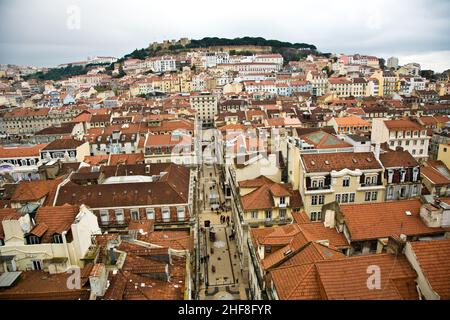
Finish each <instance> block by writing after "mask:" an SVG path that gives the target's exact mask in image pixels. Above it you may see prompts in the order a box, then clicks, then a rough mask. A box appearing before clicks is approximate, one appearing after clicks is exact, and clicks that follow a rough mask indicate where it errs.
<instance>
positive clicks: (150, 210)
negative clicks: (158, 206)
mask: <svg viewBox="0 0 450 320" xmlns="http://www.w3.org/2000/svg"><path fill="white" fill-rule="evenodd" d="M146 214H147V219H148V220H153V219H155V209H153V208H147V210H146Z"/></svg>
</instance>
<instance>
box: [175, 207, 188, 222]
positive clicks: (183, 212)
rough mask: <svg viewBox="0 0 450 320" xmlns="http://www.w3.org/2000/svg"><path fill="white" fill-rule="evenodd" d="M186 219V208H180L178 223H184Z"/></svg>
mask: <svg viewBox="0 0 450 320" xmlns="http://www.w3.org/2000/svg"><path fill="white" fill-rule="evenodd" d="M185 217H186V213H185V208H184V207H178V208H177V218H178V221H184V219H185Z"/></svg>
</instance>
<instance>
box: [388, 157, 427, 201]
mask: <svg viewBox="0 0 450 320" xmlns="http://www.w3.org/2000/svg"><path fill="white" fill-rule="evenodd" d="M380 162H381V164H382V165H383V167H384V169H385V171H384V182H385V185H386V199H385V200H386V201H390V200H403V199H410V198H414V197H419V196H420V195H421V194H422V183H421V178H420V165H419V163H418V162H417V160H416V159H414V157H413V156H412V155H411V154H410V153H409V152H408V151H403V150H399V151H388V152H383V153H381V154H380Z"/></svg>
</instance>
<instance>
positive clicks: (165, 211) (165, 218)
mask: <svg viewBox="0 0 450 320" xmlns="http://www.w3.org/2000/svg"><path fill="white" fill-rule="evenodd" d="M162 218H163V221H164V222H169V221H170V210H169V208H168V207H164V208H162Z"/></svg>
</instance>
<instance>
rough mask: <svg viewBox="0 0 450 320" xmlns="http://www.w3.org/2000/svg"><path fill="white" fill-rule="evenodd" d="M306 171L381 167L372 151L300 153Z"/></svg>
mask: <svg viewBox="0 0 450 320" xmlns="http://www.w3.org/2000/svg"><path fill="white" fill-rule="evenodd" d="M301 158H302V161H303V164H304V165H305V169H306V172H331V171H332V170H336V171H340V170H342V169H349V170H356V169H360V170H368V169H382V168H383V167H382V166H381V165H380V163H379V162H378V161H377V159H376V158H375V156H374V154H373V153H372V152H358V153H353V152H337V153H332V154H330V153H322V154H320V153H319V154H302V155H301Z"/></svg>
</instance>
